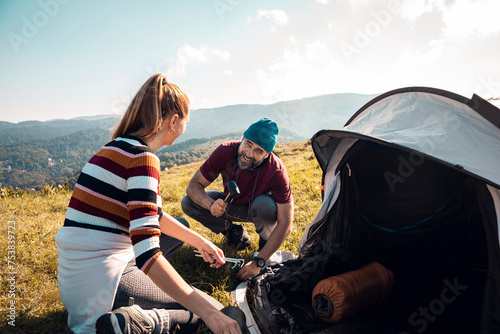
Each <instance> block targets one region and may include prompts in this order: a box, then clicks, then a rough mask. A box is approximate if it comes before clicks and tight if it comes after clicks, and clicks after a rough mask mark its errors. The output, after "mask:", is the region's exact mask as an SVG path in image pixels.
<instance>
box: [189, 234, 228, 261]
mask: <svg viewBox="0 0 500 334" xmlns="http://www.w3.org/2000/svg"><path fill="white" fill-rule="evenodd" d="M196 248H197V249H198V251H199V252H200V254H201V255H202V256H203V260H205V262H208V263H210V267H212V268H220V267H222V266H223V265H224V263H226V261H224V259H223V258H224V252H223V251H222V249H220V248H219V247H217V246H215V245H214V244H213V243H211V242H210V241H208V240H207V239H205V238H202V240H201V244H200V245H198V246H196Z"/></svg>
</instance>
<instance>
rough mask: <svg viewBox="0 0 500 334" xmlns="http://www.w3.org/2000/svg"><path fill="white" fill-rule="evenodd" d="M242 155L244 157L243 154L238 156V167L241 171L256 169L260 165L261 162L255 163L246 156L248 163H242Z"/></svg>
mask: <svg viewBox="0 0 500 334" xmlns="http://www.w3.org/2000/svg"><path fill="white" fill-rule="evenodd" d="M243 155H244V154H243V153H240V154H238V166H240V168H241V169H255V168H257V167H258V166H259V165H260V163H261V162H262V161H261V162H259V163H257V162H256V161H255V159H254V158H249V157H247V156H245V157H246V158H247V159H248V160H249V161H248V162H247V161H243V159H242V156H243Z"/></svg>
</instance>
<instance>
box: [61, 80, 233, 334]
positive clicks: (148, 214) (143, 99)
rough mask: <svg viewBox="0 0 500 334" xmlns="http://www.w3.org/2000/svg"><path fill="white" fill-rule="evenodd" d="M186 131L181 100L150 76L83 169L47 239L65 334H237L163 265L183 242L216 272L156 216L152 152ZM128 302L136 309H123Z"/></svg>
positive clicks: (216, 257) (217, 262)
mask: <svg viewBox="0 0 500 334" xmlns="http://www.w3.org/2000/svg"><path fill="white" fill-rule="evenodd" d="M188 122H189V99H188V97H187V96H186V94H185V93H183V92H182V91H181V90H180V89H179V87H177V86H176V85H174V84H172V83H169V82H167V80H166V78H165V76H163V75H161V74H156V75H153V76H152V77H151V78H149V79H148V80H147V81H146V82H145V83H144V85H143V86H142V87H141V88H140V89H139V91H138V92H137V94H136V95H135V97H134V98H133V100H132V102H131V103H130V106H129V107H128V109H127V111H126V112H125V114H124V116H123V118H122V120H121V122H120V123H119V125H118V127H117V129H116V131H115V132H114V134H113V137H112V139H113V140H112V141H111V142H110V143H108V144H106V145H105V146H104V147H102V148H101V149H100V150H99V152H97V154H96V155H95V156H94V157H92V158H91V159H90V160H89V162H88V163H87V164H86V165H85V167H84V168H83V170H82V173H81V175H80V177H79V178H78V181H77V184H76V185H75V189H74V191H73V195H72V197H71V200H70V203H69V206H68V210H67V213H66V219H65V222H64V226H63V227H61V229H60V231H59V232H58V233H57V235H56V243H57V246H58V248H57V250H58V252H59V258H58V263H59V268H58V281H59V294H60V296H61V300H62V302H63V304H64V306H65V307H66V309H67V311H68V326H69V327H70V329H71V330H72V331H73V332H74V333H91V332H94V331H97V333H142V332H144V333H149V332H151V333H169V332H173V331H176V333H183V332H193V331H195V330H196V327H197V326H198V325H199V321H198V320H199V318H201V319H202V320H203V321H204V322H205V324H206V325H207V326H208V327H209V328H210V329H211V330H212V331H213V332H214V333H240V329H239V326H238V324H237V323H236V322H235V321H234V320H232V319H231V318H229V317H227V316H226V315H224V314H223V313H222V312H220V309H222V305H221V304H220V303H218V302H217V301H215V300H214V299H212V298H211V297H209V296H207V295H206V294H204V293H203V292H201V291H199V290H195V289H193V288H192V287H191V286H189V285H188V284H187V283H186V282H185V281H184V280H183V279H182V277H180V276H179V274H178V273H177V272H176V271H175V269H174V268H173V267H172V266H171V265H170V263H169V262H168V260H167V257H170V256H172V255H173V254H174V253H175V252H176V251H177V250H178V249H179V248H180V246H181V245H182V242H186V243H188V244H190V245H192V246H194V247H195V248H196V249H198V250H199V251H200V252H201V254H202V255H203V259H204V260H205V261H207V262H210V263H211V267H215V268H219V267H221V266H222V265H223V264H224V260H223V256H224V254H223V252H222V250H221V249H219V248H218V247H216V246H215V245H214V244H212V243H211V242H210V241H208V240H206V239H205V238H203V237H202V236H200V235H199V234H197V233H195V232H193V231H191V230H190V229H189V228H188V227H187V226H185V225H187V222H186V221H185V220H176V219H173V218H172V217H171V216H169V215H168V214H166V213H163V212H162V210H161V196H160V192H159V174H160V161H159V159H158V157H157V156H156V154H155V152H156V151H157V150H158V149H159V148H160V147H162V146H163V145H172V144H173V142H174V141H175V139H177V138H178V137H179V136H180V135H182V134H183V133H184V130H185V128H186V125H187V124H188ZM166 235H168V236H170V237H168V236H166ZM174 238H176V239H178V240H176V239H174ZM144 274H146V275H144ZM147 276H149V277H147ZM129 297H133V298H134V299H135V301H136V303H137V304H135V305H129V306H127V303H128V302H129ZM131 300H132V299H131ZM179 304H180V305H182V306H180V305H179ZM141 306H142V307H141ZM111 310H114V311H113V312H110V311H111ZM188 310H189V311H188ZM191 312H192V313H191Z"/></svg>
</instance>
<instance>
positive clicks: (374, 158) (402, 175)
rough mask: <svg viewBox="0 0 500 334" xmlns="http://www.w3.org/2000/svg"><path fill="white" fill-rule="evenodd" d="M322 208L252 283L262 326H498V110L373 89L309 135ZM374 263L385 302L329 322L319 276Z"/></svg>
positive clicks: (272, 329)
mask: <svg viewBox="0 0 500 334" xmlns="http://www.w3.org/2000/svg"><path fill="white" fill-rule="evenodd" d="M311 144H312V148H313V151H314V154H315V156H316V158H317V160H318V162H319V165H320V167H321V169H322V171H323V177H322V184H323V190H322V196H323V203H322V206H321V208H320V210H319V211H318V213H317V215H316V216H315V218H314V219H313V221H312V222H311V224H310V225H309V226H308V228H307V230H306V231H305V233H304V235H303V237H302V239H301V241H300V243H299V248H298V253H299V257H298V258H297V259H294V260H290V261H286V262H284V263H281V264H279V265H275V266H274V267H270V268H267V269H266V270H267V271H266V272H265V273H262V274H261V275H260V276H258V277H257V278H256V279H254V293H255V303H256V309H257V312H258V317H259V321H260V322H261V324H262V326H261V327H263V328H264V330H263V331H264V332H265V333H299V332H304V333H313V332H318V333H400V334H403V333H424V332H425V333H500V247H499V244H500V110H499V109H498V108H496V107H495V106H493V105H492V104H490V103H488V101H486V100H483V99H482V98H480V97H479V96H477V95H474V96H473V97H472V98H471V99H468V98H465V97H463V96H460V95H457V94H454V93H451V92H448V91H444V90H439V89H435V88H426V87H409V88H402V89H397V90H393V91H390V92H387V93H385V94H382V95H380V96H378V97H376V98H374V99H373V100H371V101H369V102H368V103H367V104H365V105H364V106H363V107H362V108H361V109H359V110H358V111H357V112H356V113H355V114H354V115H353V116H352V117H351V119H349V121H348V122H347V123H346V124H345V126H344V127H343V128H342V129H340V130H322V131H319V132H318V133H317V134H315V135H314V137H313V138H312V140H311ZM373 261H376V262H378V263H380V264H382V265H383V266H385V267H386V268H388V269H389V270H391V271H392V272H393V273H394V287H393V290H392V292H391V294H390V296H388V299H387V300H386V301H385V302H384V303H383V304H382V305H380V306H379V307H377V308H376V309H374V310H371V311H365V312H360V313H359V314H356V315H354V316H351V317H348V318H346V319H342V320H341V321H339V322H337V323H334V324H331V323H325V322H323V321H320V320H318V318H317V317H316V315H315V310H314V309H313V308H312V306H311V294H312V291H313V289H314V287H315V286H316V285H317V284H318V283H319V282H320V281H322V280H323V279H325V278H328V277H332V276H335V275H339V274H342V273H345V272H350V271H352V270H356V269H357V268H360V267H361V266H363V265H366V264H367V263H371V262H373Z"/></svg>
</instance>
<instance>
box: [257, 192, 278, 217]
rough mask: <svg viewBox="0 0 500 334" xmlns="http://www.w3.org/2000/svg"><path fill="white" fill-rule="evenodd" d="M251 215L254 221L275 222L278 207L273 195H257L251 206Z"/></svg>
mask: <svg viewBox="0 0 500 334" xmlns="http://www.w3.org/2000/svg"><path fill="white" fill-rule="evenodd" d="M250 217H251V219H252V221H255V220H261V221H269V222H275V221H276V219H277V207H276V202H275V201H274V199H273V198H272V196H271V195H268V194H265V195H260V196H259V197H257V198H256V199H255V200H254V201H253V202H252V205H251V207H250Z"/></svg>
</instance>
